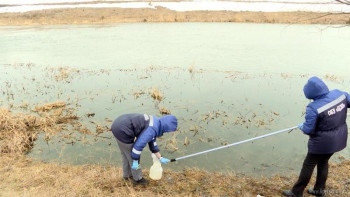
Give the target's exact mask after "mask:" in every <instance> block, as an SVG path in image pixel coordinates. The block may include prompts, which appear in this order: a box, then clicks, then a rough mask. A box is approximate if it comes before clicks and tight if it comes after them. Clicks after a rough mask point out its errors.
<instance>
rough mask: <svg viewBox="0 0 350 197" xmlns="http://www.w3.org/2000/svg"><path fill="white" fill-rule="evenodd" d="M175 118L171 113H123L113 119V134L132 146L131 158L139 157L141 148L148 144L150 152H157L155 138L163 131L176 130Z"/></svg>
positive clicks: (136, 158)
mask: <svg viewBox="0 0 350 197" xmlns="http://www.w3.org/2000/svg"><path fill="white" fill-rule="evenodd" d="M176 129H177V119H176V117H175V116H173V115H167V116H164V117H162V118H157V117H155V116H150V115H147V114H124V115H121V116H120V117H118V118H117V119H115V120H114V122H113V124H112V132H113V135H114V136H115V137H116V138H117V139H118V140H119V141H121V142H123V143H127V144H131V143H134V147H133V149H132V152H131V158H132V159H133V160H138V159H140V155H141V152H142V150H143V148H144V147H145V146H146V145H147V144H148V146H149V149H150V150H151V152H152V153H157V152H159V149H158V146H157V142H156V138H157V137H160V136H162V135H163V133H164V132H171V131H176Z"/></svg>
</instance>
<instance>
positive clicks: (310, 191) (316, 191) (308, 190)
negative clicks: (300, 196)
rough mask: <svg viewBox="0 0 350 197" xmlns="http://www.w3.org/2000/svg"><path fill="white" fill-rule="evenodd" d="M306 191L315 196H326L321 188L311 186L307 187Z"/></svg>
mask: <svg viewBox="0 0 350 197" xmlns="http://www.w3.org/2000/svg"><path fill="white" fill-rule="evenodd" d="M307 193H308V194H310V195H313V196H317V197H324V196H326V194H325V192H324V191H323V190H314V189H312V188H309V189H307Z"/></svg>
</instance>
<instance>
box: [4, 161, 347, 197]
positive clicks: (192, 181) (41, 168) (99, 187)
mask: <svg viewBox="0 0 350 197" xmlns="http://www.w3.org/2000/svg"><path fill="white" fill-rule="evenodd" d="M169 165H171V164H169ZM349 170H350V161H344V162H342V163H341V164H338V165H335V164H332V165H331V168H330V173H329V179H328V184H327V185H328V189H329V191H333V192H334V193H336V192H338V194H333V195H330V196H332V197H340V196H349V195H350V193H349V191H350V190H349V189H350V188H349V177H348V172H349ZM147 174H148V170H144V176H145V177H146V176H147ZM295 180H296V176H288V177H286V176H274V177H270V178H265V177H259V178H251V177H247V176H243V175H236V174H234V173H209V172H206V171H202V170H198V169H185V170H183V171H181V172H173V171H169V170H166V168H165V172H164V173H163V178H162V179H161V180H160V181H152V180H151V182H150V184H149V185H148V186H146V187H142V186H133V185H132V184H131V182H129V181H124V180H122V170H121V169H120V168H118V167H115V166H98V165H80V166H68V165H58V164H55V163H44V162H38V161H32V160H30V159H28V158H26V157H23V156H17V157H14V156H8V155H2V156H0V196H152V197H153V196H242V197H244V196H247V197H255V196H256V195H257V194H260V195H264V196H268V197H275V196H281V195H280V194H281V191H282V189H288V188H290V187H291V186H292V184H293V183H294V181H295ZM313 182H314V180H312V183H313Z"/></svg>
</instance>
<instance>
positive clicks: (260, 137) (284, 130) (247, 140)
mask: <svg viewBox="0 0 350 197" xmlns="http://www.w3.org/2000/svg"><path fill="white" fill-rule="evenodd" d="M296 128H298V126H295V127H291V128H287V129H283V130H279V131H275V132H272V133H268V134H265V135H261V136H258V137H254V138H250V139H246V140H243V141H239V142H235V143H232V144H227V145H225V146H220V147H217V148H213V149H209V150H205V151H202V152H198V153H193V154H190V155H186V156H183V157H179V158H175V159H171V160H170V161H171V162H173V161H178V160H181V159H186V158H189V157H194V156H197V155H201V154H204V153H209V152H212V151H216V150H220V149H223V148H229V147H231V146H236V145H238V144H243V143H246V142H251V141H254V140H258V139H262V138H265V137H269V136H271V135H276V134H279V133H283V132H286V131H291V130H293V129H296Z"/></svg>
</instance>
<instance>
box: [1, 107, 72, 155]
mask: <svg viewBox="0 0 350 197" xmlns="http://www.w3.org/2000/svg"><path fill="white" fill-rule="evenodd" d="M77 119H78V117H77V116H76V115H74V114H73V110H72V109H69V108H66V103H64V102H62V101H57V102H54V103H48V104H45V105H41V106H36V107H35V109H34V110H33V113H22V112H17V113H16V112H12V111H10V110H8V109H4V108H2V109H0V142H1V143H0V153H12V154H22V153H26V152H28V151H29V150H30V149H31V148H32V147H33V143H34V141H35V140H36V139H37V135H38V133H39V132H44V133H45V139H49V138H50V137H51V136H53V135H54V134H55V133H57V132H60V131H62V130H64V129H65V126H66V125H67V124H73V122H74V121H75V120H77Z"/></svg>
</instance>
